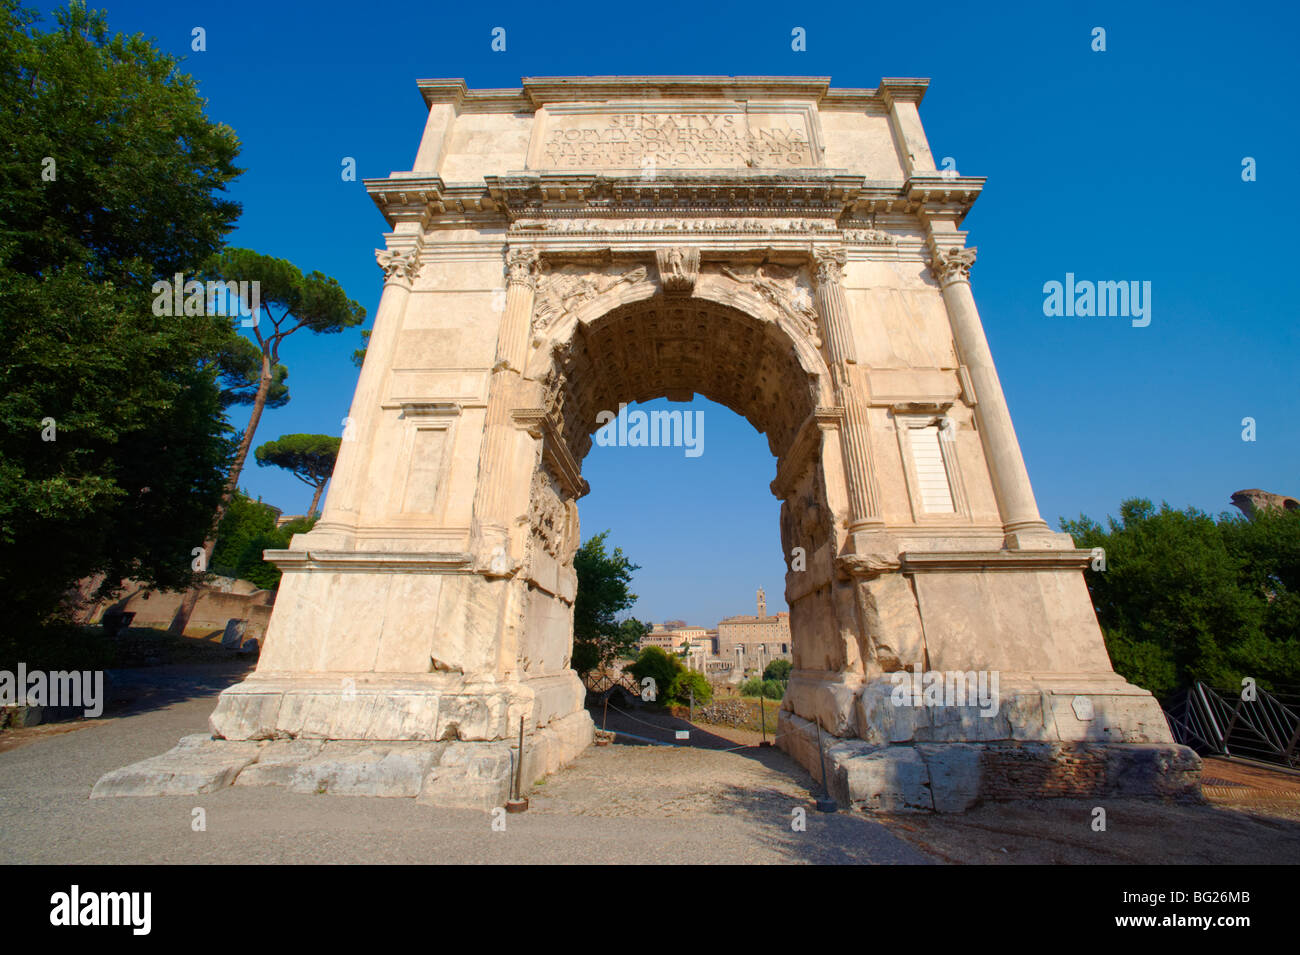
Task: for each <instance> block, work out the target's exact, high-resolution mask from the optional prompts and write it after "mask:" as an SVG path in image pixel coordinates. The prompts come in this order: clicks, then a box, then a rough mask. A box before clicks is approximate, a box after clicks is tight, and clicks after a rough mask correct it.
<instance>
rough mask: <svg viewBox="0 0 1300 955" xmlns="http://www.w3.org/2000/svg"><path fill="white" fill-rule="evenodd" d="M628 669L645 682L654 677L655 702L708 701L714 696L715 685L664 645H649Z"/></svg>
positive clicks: (667, 703) (683, 702) (662, 703)
mask: <svg viewBox="0 0 1300 955" xmlns="http://www.w3.org/2000/svg"><path fill="white" fill-rule="evenodd" d="M628 672H629V673H631V674H632V676H633V677H635V678H636V681H637V683H638V684H641V683H642V682H643V681H644V680H645V679H646V678H649V679H651V680H654V693H655V702H656V703H659V704H661V705H665V706H667V705H670V704H673V703H682V704H685V703H688V702H690V700H691V699H692V691H694V700H695V702H696V703H701V704H702V703H708V702H709V701H710V700H712V699H713V687H712V686H710V685H709V681H708V680H707V679H705V676H704V674H703V673H700V672H699V671H698V670H690V669H687V667H686V665H685V664H684V663H682V661H681V659H680V658H679V657H677V656H675V655H673V654H671V653H668V652H667V651H665V650H664V649H663V648H662V647H646V648H644V649H643V650H642V651H641V653H640V654H639V655H638V656H637V658H636V662H635V663H633V664H632V665H631V666H630V667H628Z"/></svg>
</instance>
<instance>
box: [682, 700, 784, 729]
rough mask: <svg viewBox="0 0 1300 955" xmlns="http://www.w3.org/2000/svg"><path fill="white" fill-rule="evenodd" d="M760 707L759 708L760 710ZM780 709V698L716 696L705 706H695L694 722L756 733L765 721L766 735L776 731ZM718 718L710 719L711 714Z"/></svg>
mask: <svg viewBox="0 0 1300 955" xmlns="http://www.w3.org/2000/svg"><path fill="white" fill-rule="evenodd" d="M760 707H761V710H760ZM780 711H781V701H780V700H768V699H760V698H759V697H756V696H718V697H714V700H713V704H712V705H711V706H709V707H707V708H705V707H696V708H695V722H696V723H699V724H701V725H705V726H707V725H710V724H712V725H716V726H732V727H735V728H737V729H743V730H749V731H751V732H754V733H758V732H760V731H761V730H762V728H763V723H762V720H763V719H766V721H767V735H768V736H773V735H775V733H776V718H777V714H778V713H780ZM715 714H717V715H719V716H720V718H718V719H710V718H709V717H710V716H712V715H715Z"/></svg>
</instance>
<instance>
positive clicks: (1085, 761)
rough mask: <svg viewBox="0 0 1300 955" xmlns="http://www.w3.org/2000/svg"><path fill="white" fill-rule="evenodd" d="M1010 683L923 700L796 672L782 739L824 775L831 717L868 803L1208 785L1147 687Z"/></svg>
mask: <svg viewBox="0 0 1300 955" xmlns="http://www.w3.org/2000/svg"><path fill="white" fill-rule="evenodd" d="M909 676H910V675H909ZM1000 676H1001V675H1000ZM999 683H1000V686H999V688H998V692H997V694H996V699H995V700H994V699H990V700H988V701H986V703H985V704H984V705H962V704H961V703H956V704H955V705H953V704H950V705H925V704H924V701H923V702H922V704H921V705H914V703H913V702H912V701H914V700H916V699H919V698H918V697H915V696H913V697H911V698H910V699H909V698H908V697H907V696H904V695H902V694H900V693H899V692H897V691H898V687H899V682H898V681H897V680H896V679H891V678H890V677H884V678H880V679H877V680H872V681H869V682H867V683H865V684H861V685H858V686H850V685H847V684H845V683H843V682H837V681H833V680H826V681H824V685H823V682H822V681H817V680H809V679H807V678H804V679H795V680H792V681H791V684H790V688H789V690H788V691H787V694H786V699H785V702H784V704H783V707H784V708H783V710H782V712H781V715H780V717H779V720H778V727H777V729H778V733H779V736H778V739H777V745H778V746H780V747H781V748H782V749H784V750H785V751H786V752H788V753H789V754H790V755H791V756H793V757H794V758H795V759H796V760H798V761H799V763H801V764H802V765H803V766H804V767H806V768H807V769H808V771H809V772H811V773H812V774H813V777H814V778H816V779H817V780H818V781H820V780H821V774H822V769H821V766H822V761H823V760H822V757H821V756H820V755H819V754H818V751H817V722H820V723H821V725H822V726H823V729H822V733H821V735H822V748H823V752H824V761H825V766H826V775H827V777H828V789H829V790H830V792H831V795H832V796H834V797H835V798H836V799H837V800H839V801H840V802H841V803H842V804H844V805H851V806H853V807H855V808H859V809H865V810H878V811H902V810H921V811H934V812H961V811H963V810H965V809H967V808H969V807H970V806H973V805H975V804H977V803H979V802H981V801H999V800H1010V799H1042V798H1052V797H1075V798H1082V797H1095V796H1121V797H1163V798H1177V797H1195V796H1197V795H1198V794H1199V779H1200V766H1201V763H1200V758H1199V757H1198V756H1197V755H1196V754H1195V753H1194V752H1193V751H1192V750H1190V749H1188V748H1187V747H1185V746H1179V745H1177V744H1175V743H1174V741H1173V737H1172V736H1171V735H1170V732H1169V726H1168V723H1167V722H1166V720H1165V718H1164V714H1163V712H1162V711H1161V709H1160V706H1159V704H1158V703H1157V702H1156V701H1155V699H1154V698H1153V697H1152V696H1151V694H1149V693H1147V692H1146V691H1145V690H1142V689H1140V688H1139V687H1135V686H1133V685H1132V684H1129V683H1127V682H1125V681H1124V680H1123V679H1121V678H1120V677H1118V676H1115V675H1114V674H1096V675H1090V674H1075V675H1070V674H1055V675H1051V676H1041V677H1034V676H1031V675H1026V674H1007V675H1006V676H1005V677H1004V678H1002V679H1000V680H999ZM900 696H901V697H902V699H903V700H907V702H900ZM800 710H802V711H803V712H804V713H805V714H806V715H807V716H809V717H812V719H811V720H810V719H805V718H804V716H802V715H800V713H799V711H800ZM812 720H816V721H817V722H813V721H812ZM832 729H834V730H835V732H832V731H831V730H832Z"/></svg>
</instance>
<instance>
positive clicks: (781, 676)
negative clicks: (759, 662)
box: [763, 660, 794, 683]
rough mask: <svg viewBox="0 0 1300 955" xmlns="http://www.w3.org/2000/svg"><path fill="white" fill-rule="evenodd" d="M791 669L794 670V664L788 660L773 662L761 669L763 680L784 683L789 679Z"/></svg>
mask: <svg viewBox="0 0 1300 955" xmlns="http://www.w3.org/2000/svg"><path fill="white" fill-rule="evenodd" d="M792 669H794V664H793V663H791V662H790V661H789V660H773V661H772V662H771V663H769V664H768V665H767V666H766V667H764V668H763V679H764V680H776V681H777V682H779V683H784V682H786V681H787V680H789V679H790V671H791V670H792Z"/></svg>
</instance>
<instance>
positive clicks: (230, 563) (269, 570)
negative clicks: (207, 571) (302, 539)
mask: <svg viewBox="0 0 1300 955" xmlns="http://www.w3.org/2000/svg"><path fill="white" fill-rule="evenodd" d="M315 523H316V521H315V519H314V518H311V517H308V518H306V519H299V520H296V521H289V522H288V523H286V524H285V525H284V526H282V527H276V512H275V510H274V509H273V508H271V507H268V506H267V505H266V504H263V503H262V502H261V501H255V500H253V499H252V498H250V497H249V496H248V495H247V494H245V493H244V492H243V491H239V492H236V494H235V496H234V497H232V498H231V499H230V506H229V507H228V508H226V515H225V517H223V518H222V520H221V526H220V527H219V528H218V529H217V543H216V546H215V547H214V548H213V551H212V567H211V569H212V571H213V572H214V573H218V574H223V575H225V576H227V577H236V578H238V579H239V580H247V581H249V582H251V583H254V584H257V586H259V587H261V588H263V589H264V590H273V589H275V588H276V587H277V586H279V583H280V569H279V568H278V567H276V566H275V565H274V564H272V563H271V562H270V561H268V560H264V559H263V557H262V552H263V551H266V550H283V549H284V548H286V547H288V546H289V541H290V540H291V539H292V538H293V535H294V534H301V533H305V532H306V531H309V530H311V527H312V525H313V524H315Z"/></svg>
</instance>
